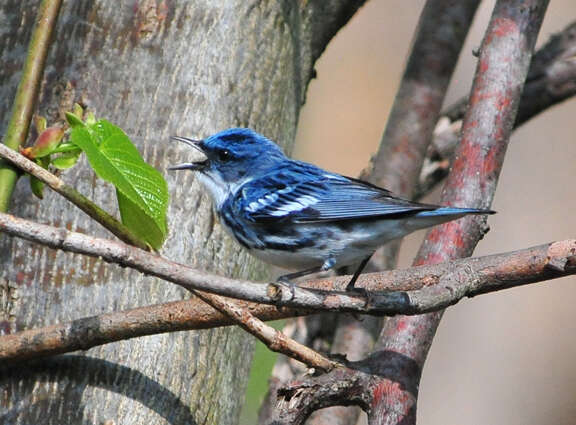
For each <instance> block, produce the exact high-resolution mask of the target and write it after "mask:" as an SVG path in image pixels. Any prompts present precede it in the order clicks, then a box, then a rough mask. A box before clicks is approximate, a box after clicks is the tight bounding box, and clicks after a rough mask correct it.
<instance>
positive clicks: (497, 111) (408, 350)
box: [369, 0, 548, 425]
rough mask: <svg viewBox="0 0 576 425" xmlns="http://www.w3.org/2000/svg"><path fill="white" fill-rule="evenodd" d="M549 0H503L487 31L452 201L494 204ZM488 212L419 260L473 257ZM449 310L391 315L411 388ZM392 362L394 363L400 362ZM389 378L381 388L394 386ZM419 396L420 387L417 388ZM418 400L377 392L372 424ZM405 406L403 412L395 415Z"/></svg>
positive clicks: (385, 344) (447, 232)
mask: <svg viewBox="0 0 576 425" xmlns="http://www.w3.org/2000/svg"><path fill="white" fill-rule="evenodd" d="M547 5H548V0H498V1H497V2H496V5H495V7H494V11H493V14H492V17H491V20H490V24H489V26H488V29H487V31H486V34H485V37H484V40H483V43H482V47H481V50H480V56H479V61H478V66H477V69H476V75H475V78H474V83H473V86H472V91H471V95H470V105H469V108H468V110H467V114H466V117H465V119H464V124H463V130H462V138H461V142H460V145H459V148H458V151H457V152H456V155H455V158H456V159H455V161H454V164H453V168H452V171H451V173H450V175H449V177H448V180H447V182H446V185H445V187H444V191H443V194H442V202H443V203H446V204H450V205H467V206H472V207H474V206H475V207H488V206H489V205H490V204H491V201H492V198H493V196H494V192H495V190H496V184H497V182H498V176H499V174H500V171H501V169H502V163H503V160H504V154H505V152H506V147H507V145H508V141H509V137H510V134H511V131H512V128H513V124H514V121H515V117H516V112H517V109H518V104H519V100H520V96H521V94H522V88H523V85H524V81H525V80H526V75H527V73H528V67H529V64H530V59H531V57H532V53H533V49H534V44H535V41H536V38H537V35H538V31H539V29H540V25H541V23H542V19H543V17H544V13H545V11H546V7H547ZM486 231H487V227H486V224H485V221H484V220H483V219H481V218H465V219H463V220H458V221H457V222H452V223H448V224H445V225H442V226H438V227H436V228H435V229H432V230H431V231H430V232H428V235H427V237H426V239H425V241H424V243H423V245H422V247H421V249H420V252H419V254H418V257H417V259H416V260H415V264H416V265H418V264H435V263H439V262H442V261H448V260H450V259H454V258H460V257H467V256H469V255H471V254H472V252H473V250H474V247H475V246H476V244H477V243H478V241H479V240H480V239H481V238H482V236H483V235H484V234H485V233H486ZM441 318H442V312H441V311H438V312H435V313H432V314H428V315H423V316H411V317H395V318H392V319H390V320H388V321H386V323H385V325H384V327H383V329H382V333H381V336H380V339H379V341H378V344H377V349H378V350H382V351H384V352H394V353H397V354H399V355H402V356H404V357H406V358H407V359H410V361H411V362H412V363H413V364H414V366H415V367H413V368H411V369H409V370H405V373H404V380H405V383H406V386H407V387H410V388H415V389H417V388H418V386H419V382H420V376H421V371H422V368H423V367H424V362H425V361H426V357H427V354H428V350H429V349H430V346H431V344H432V341H433V339H434V335H435V332H436V329H437V327H438V324H439V323H440V320H441ZM397 366H398V365H397V364H391V365H390V367H391V368H395V367H397ZM389 385H390V383H389V382H388V381H386V380H382V382H381V383H380V384H379V386H377V387H376V388H374V389H373V393H374V394H378V393H380V392H382V391H387V390H388V389H389ZM413 395H414V396H415V397H417V392H415V393H413ZM415 407H416V404H415V403H414V402H413V401H412V400H410V399H409V398H406V397H405V394H401V393H391V394H388V396H387V397H379V398H376V397H375V398H373V402H372V404H371V409H370V414H369V424H373V423H378V424H397V423H398V422H400V421H402V423H404V424H406V425H411V424H414V423H415V422H416V409H415ZM397 412H404V414H405V417H403V418H402V417H401V418H398V417H396V415H394V413H397Z"/></svg>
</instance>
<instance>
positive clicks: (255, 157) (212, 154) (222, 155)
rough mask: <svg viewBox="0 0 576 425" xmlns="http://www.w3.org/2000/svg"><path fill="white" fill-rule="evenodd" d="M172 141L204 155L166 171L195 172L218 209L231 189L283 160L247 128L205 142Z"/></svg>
mask: <svg viewBox="0 0 576 425" xmlns="http://www.w3.org/2000/svg"><path fill="white" fill-rule="evenodd" d="M172 139H173V140H177V141H180V142H183V143H186V144H187V145H188V146H191V147H192V148H194V149H196V150H197V151H199V152H201V153H202V154H203V155H202V158H201V159H199V160H197V161H194V162H187V163H183V164H179V165H175V166H173V167H170V168H169V169H170V170H193V171H198V172H199V177H200V180H201V182H202V183H204V184H205V186H207V188H208V189H209V190H210V192H211V194H212V196H213V198H214V199H215V201H216V204H217V205H218V204H220V203H221V202H223V197H224V196H225V194H227V193H229V192H231V191H232V190H233V188H234V187H236V186H237V185H239V184H241V183H242V182H244V181H246V180H248V179H250V178H251V177H254V176H257V175H258V173H261V172H265V171H267V170H270V169H271V168H273V167H274V166H275V165H276V164H278V163H279V162H282V161H284V160H285V159H286V157H285V156H284V154H283V153H282V150H281V149H280V148H279V147H278V145H276V144H275V143H274V142H272V141H270V140H268V139H267V138H266V137H264V136H262V135H260V134H258V133H256V132H255V131H253V130H250V129H248V128H231V129H228V130H224V131H221V132H220V133H216V134H214V135H212V136H210V137H207V138H206V139H204V140H193V139H189V138H186V137H179V136H175V137H172Z"/></svg>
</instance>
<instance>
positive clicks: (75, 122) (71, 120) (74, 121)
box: [66, 112, 86, 128]
mask: <svg viewBox="0 0 576 425" xmlns="http://www.w3.org/2000/svg"><path fill="white" fill-rule="evenodd" d="M66 121H68V125H70V127H71V128H76V127H86V124H84V121H82V118H79V117H77V116H76V115H74V114H73V113H72V112H66Z"/></svg>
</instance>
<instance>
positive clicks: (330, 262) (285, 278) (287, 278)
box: [276, 257, 336, 298]
mask: <svg viewBox="0 0 576 425" xmlns="http://www.w3.org/2000/svg"><path fill="white" fill-rule="evenodd" d="M334 264H336V259H335V258H332V257H330V258H328V259H327V260H326V261H324V263H322V265H321V266H316V267H312V268H309V269H306V270H301V271H299V272H294V273H288V274H285V275H282V276H280V277H279V278H278V279H276V282H279V283H284V284H286V285H287V286H288V287H289V288H290V293H291V294H292V298H294V288H295V287H296V284H295V283H294V282H293V279H297V278H299V277H302V276H306V275H309V274H312V273H318V272H325V271H327V270H330V269H331V268H332V267H334Z"/></svg>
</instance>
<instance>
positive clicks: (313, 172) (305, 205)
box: [237, 161, 438, 223]
mask: <svg viewBox="0 0 576 425" xmlns="http://www.w3.org/2000/svg"><path fill="white" fill-rule="evenodd" d="M237 196H241V198H242V199H241V202H240V204H241V205H242V213H243V214H244V216H245V217H246V218H247V219H248V220H250V221H253V222H259V223H264V222H270V221H282V220H287V221H290V222H292V223H314V222H327V221H341V220H351V219H362V218H369V217H378V216H387V217H390V218H392V217H398V216H406V215H412V214H415V213H418V212H421V211H433V210H435V209H436V208H438V207H436V206H434V205H425V204H419V203H415V202H410V201H406V200H403V199H399V198H396V197H394V196H392V194H391V193H390V192H389V191H387V190H385V189H382V188H379V187H376V186H373V185H371V184H369V183H366V182H362V181H360V180H356V179H352V178H349V177H344V176H341V175H338V174H333V173H329V172H327V171H324V170H322V169H320V168H317V167H315V166H313V165H310V164H305V163H300V162H297V161H293V162H291V164H289V165H288V166H287V167H286V168H285V169H282V168H280V169H278V170H275V171H274V172H273V173H270V174H267V175H266V176H263V177H261V178H258V179H257V180H253V181H251V182H249V183H246V184H245V185H244V186H243V187H242V188H241V189H240V190H239V191H238V193H237ZM237 205H238V204H237Z"/></svg>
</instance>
